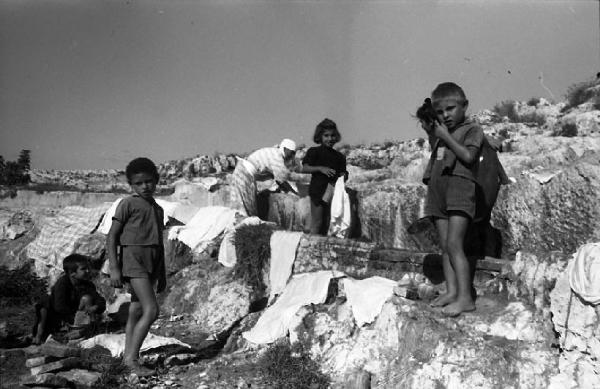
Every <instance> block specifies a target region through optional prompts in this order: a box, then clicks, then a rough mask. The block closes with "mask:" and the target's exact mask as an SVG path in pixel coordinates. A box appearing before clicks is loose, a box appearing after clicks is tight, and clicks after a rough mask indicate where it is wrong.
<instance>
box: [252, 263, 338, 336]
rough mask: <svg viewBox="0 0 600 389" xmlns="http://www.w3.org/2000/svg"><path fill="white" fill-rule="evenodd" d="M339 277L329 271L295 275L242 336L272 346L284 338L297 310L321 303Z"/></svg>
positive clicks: (334, 272)
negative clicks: (330, 285) (331, 283)
mask: <svg viewBox="0 0 600 389" xmlns="http://www.w3.org/2000/svg"><path fill="white" fill-rule="evenodd" d="M340 275H341V273H339V272H336V271H332V270H322V271H318V272H315V273H303V274H297V275H295V276H294V277H292V279H291V280H290V282H289V283H288V284H287V286H286V287H285V290H284V291H283V293H282V294H281V296H280V297H279V299H278V300H277V301H276V302H275V304H273V305H272V306H270V307H268V308H267V309H266V310H265V311H264V313H263V314H262V316H261V317H260V318H259V319H258V321H257V322H256V324H255V325H254V327H253V328H252V329H251V330H250V331H246V332H244V333H243V334H242V336H243V337H244V338H245V339H246V340H248V341H249V342H252V343H257V344H263V343H272V342H274V341H276V340H277V339H279V338H281V337H283V336H285V335H286V334H287V332H288V330H289V327H290V323H291V321H292V319H293V318H294V315H295V314H296V312H298V309H300V308H301V307H303V306H305V305H308V304H322V303H324V302H325V299H327V290H328V288H329V281H330V280H331V279H332V278H335V277H339V276H340Z"/></svg>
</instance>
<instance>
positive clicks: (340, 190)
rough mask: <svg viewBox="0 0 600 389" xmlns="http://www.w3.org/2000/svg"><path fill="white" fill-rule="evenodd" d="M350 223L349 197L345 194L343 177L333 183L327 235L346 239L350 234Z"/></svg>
mask: <svg viewBox="0 0 600 389" xmlns="http://www.w3.org/2000/svg"><path fill="white" fill-rule="evenodd" d="M350 221H351V216H350V196H348V193H346V184H345V183H344V177H339V178H338V179H337V181H336V182H335V188H334V190H333V198H332V199H331V217H330V221H329V235H330V236H335V237H338V238H346V237H347V236H348V233H349V232H350Z"/></svg>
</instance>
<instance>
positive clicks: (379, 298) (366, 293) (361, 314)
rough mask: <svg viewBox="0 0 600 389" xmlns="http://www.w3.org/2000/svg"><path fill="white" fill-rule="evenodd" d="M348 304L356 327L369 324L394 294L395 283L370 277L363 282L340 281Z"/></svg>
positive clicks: (346, 279)
mask: <svg viewBox="0 0 600 389" xmlns="http://www.w3.org/2000/svg"><path fill="white" fill-rule="evenodd" d="M342 282H343V285H344V291H345V292H346V298H347V299H348V304H350V306H351V307H352V314H353V315H354V320H356V325H357V326H359V327H360V326H362V325H363V324H365V323H371V322H372V321H373V320H375V318H376V317H377V315H379V313H380V312H381V308H382V307H383V304H384V303H385V302H386V301H387V300H388V299H389V298H390V297H391V296H392V294H393V293H394V286H396V284H397V283H396V281H392V280H390V279H387V278H383V277H371V278H366V279H364V280H355V279H353V278H344V279H343V280H342Z"/></svg>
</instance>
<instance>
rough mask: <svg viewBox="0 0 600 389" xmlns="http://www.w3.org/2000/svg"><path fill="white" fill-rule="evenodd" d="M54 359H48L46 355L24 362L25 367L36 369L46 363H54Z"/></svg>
mask: <svg viewBox="0 0 600 389" xmlns="http://www.w3.org/2000/svg"><path fill="white" fill-rule="evenodd" d="M55 360H56V357H49V356H47V355H42V356H41V357H34V358H29V359H28V360H26V361H25V366H26V367H36V366H40V365H44V364H46V363H50V362H54V361H55Z"/></svg>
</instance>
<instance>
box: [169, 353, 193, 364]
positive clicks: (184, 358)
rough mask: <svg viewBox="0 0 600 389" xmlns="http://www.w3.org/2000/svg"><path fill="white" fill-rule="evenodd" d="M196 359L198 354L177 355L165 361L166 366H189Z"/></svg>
mask: <svg viewBox="0 0 600 389" xmlns="http://www.w3.org/2000/svg"><path fill="white" fill-rule="evenodd" d="M194 358H196V354H190V353H186V354H175V355H171V356H169V357H167V358H166V359H165V366H176V365H187V364H188V363H191V362H192V361H193V360H194Z"/></svg>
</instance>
